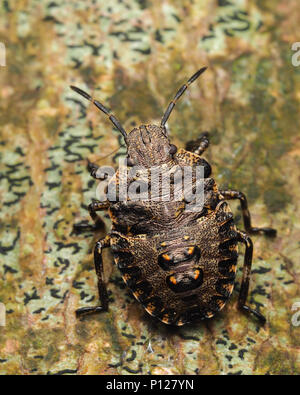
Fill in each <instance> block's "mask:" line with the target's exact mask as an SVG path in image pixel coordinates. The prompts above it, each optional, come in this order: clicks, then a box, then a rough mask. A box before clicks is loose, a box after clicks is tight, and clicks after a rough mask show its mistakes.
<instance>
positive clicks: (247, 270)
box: [237, 230, 266, 325]
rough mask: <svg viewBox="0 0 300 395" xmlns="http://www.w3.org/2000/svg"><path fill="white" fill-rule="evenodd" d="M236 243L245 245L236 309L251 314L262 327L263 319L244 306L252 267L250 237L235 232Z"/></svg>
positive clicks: (243, 233) (260, 315)
mask: <svg viewBox="0 0 300 395" xmlns="http://www.w3.org/2000/svg"><path fill="white" fill-rule="evenodd" d="M237 234H238V241H239V242H242V243H244V244H245V247H246V250H245V258H244V266H243V278H242V283H241V289H240V293H239V298H238V307H239V309H241V310H242V311H243V312H246V313H248V314H250V313H252V314H253V315H255V317H257V318H258V319H259V321H260V323H261V324H262V325H264V324H265V323H266V319H265V317H264V316H263V315H262V314H261V313H260V312H259V311H256V310H253V309H252V308H251V307H249V306H247V305H246V301H247V296H248V292H249V283H250V276H251V265H252V257H253V243H252V240H251V239H250V237H249V236H248V235H247V234H246V233H245V232H242V231H240V230H238V231H237Z"/></svg>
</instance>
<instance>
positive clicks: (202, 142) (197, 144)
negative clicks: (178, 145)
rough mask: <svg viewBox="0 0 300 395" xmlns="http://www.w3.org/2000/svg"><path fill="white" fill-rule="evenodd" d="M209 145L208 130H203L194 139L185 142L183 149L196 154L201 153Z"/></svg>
mask: <svg viewBox="0 0 300 395" xmlns="http://www.w3.org/2000/svg"><path fill="white" fill-rule="evenodd" d="M208 146H209V139H208V132H204V133H202V134H201V136H200V137H198V138H197V139H196V140H192V141H189V142H187V143H186V146H185V149H186V150H187V151H190V152H193V153H194V154H197V155H202V154H203V152H204V151H205V150H206V149H207V148H208Z"/></svg>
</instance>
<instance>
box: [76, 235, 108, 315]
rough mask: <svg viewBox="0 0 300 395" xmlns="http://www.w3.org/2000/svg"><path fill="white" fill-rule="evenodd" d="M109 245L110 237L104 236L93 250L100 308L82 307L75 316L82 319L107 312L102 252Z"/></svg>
mask: <svg viewBox="0 0 300 395" xmlns="http://www.w3.org/2000/svg"><path fill="white" fill-rule="evenodd" d="M109 245H110V236H106V237H104V238H103V239H100V240H98V241H97V243H96V245H95V248H94V264H95V270H96V275H97V281H98V293H99V300H100V303H101V305H100V306H92V307H83V308H81V309H78V310H76V316H77V317H82V316H84V315H89V314H94V313H101V312H102V311H107V310H108V294H107V290H106V285H105V282H104V277H103V261H102V250H103V248H107V247H109Z"/></svg>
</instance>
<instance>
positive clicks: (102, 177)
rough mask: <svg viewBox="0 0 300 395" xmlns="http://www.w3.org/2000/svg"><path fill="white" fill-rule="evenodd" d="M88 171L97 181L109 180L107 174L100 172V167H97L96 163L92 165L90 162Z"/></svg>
mask: <svg viewBox="0 0 300 395" xmlns="http://www.w3.org/2000/svg"><path fill="white" fill-rule="evenodd" d="M87 169H88V171H89V173H90V175H91V177H93V178H95V179H96V180H105V179H106V178H107V174H106V173H102V172H101V171H99V169H100V166H97V165H96V163H92V162H90V161H89V160H88V164H87Z"/></svg>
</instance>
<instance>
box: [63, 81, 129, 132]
mask: <svg viewBox="0 0 300 395" xmlns="http://www.w3.org/2000/svg"><path fill="white" fill-rule="evenodd" d="M70 88H71V89H73V91H75V92H77V93H79V94H80V95H81V96H83V97H84V98H85V99H88V100H89V101H91V102H92V103H94V104H95V106H96V107H97V108H98V109H99V110H100V111H102V112H104V114H105V115H107V116H108V118H109V120H110V121H111V123H112V124H113V125H114V126H115V127H116V128H117V129H118V130H119V132H121V133H122V135H123V136H124V137H125V139H126V137H127V133H126V132H125V130H124V128H123V127H122V125H121V124H120V122H119V121H118V120H117V118H116V117H115V116H114V115H113V114H110V110H109V109H108V108H106V107H105V106H104V105H103V104H101V103H100V102H98V101H97V100H94V99H93V98H92V97H91V96H90V95H89V94H88V93H86V92H85V91H83V90H82V89H80V88H77V87H76V86H73V85H71V86H70Z"/></svg>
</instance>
